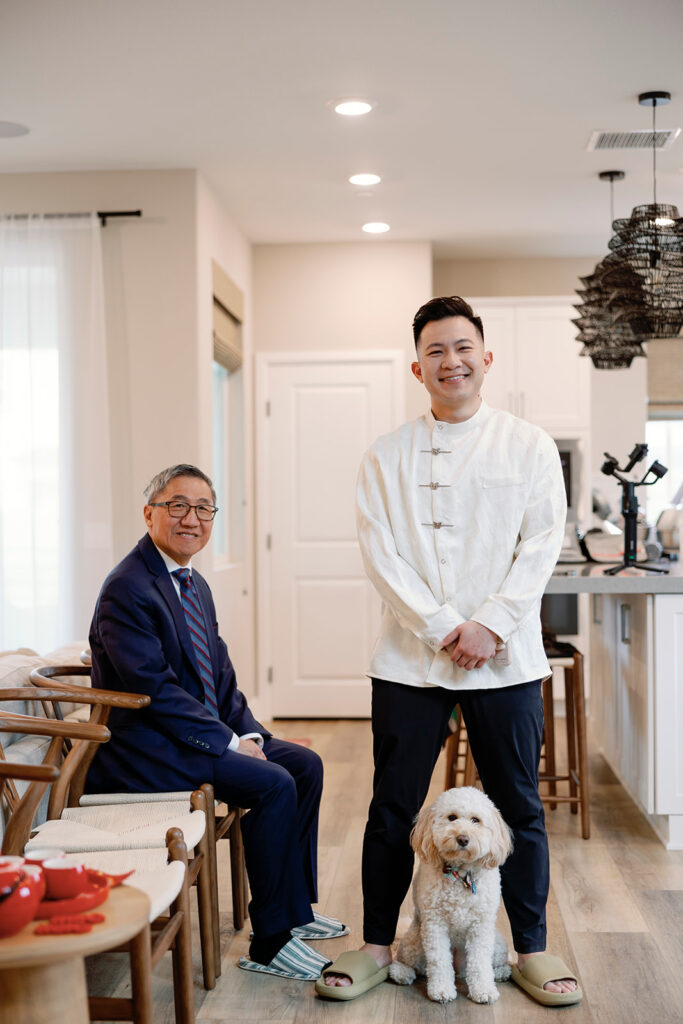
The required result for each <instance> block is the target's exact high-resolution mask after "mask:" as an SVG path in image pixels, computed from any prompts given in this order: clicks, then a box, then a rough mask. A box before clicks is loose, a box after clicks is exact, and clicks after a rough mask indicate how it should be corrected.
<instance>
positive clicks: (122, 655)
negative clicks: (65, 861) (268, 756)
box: [85, 536, 270, 792]
mask: <svg viewBox="0 0 683 1024" xmlns="http://www.w3.org/2000/svg"><path fill="white" fill-rule="evenodd" d="M192 578H193V580H194V584H195V587H196V590H197V593H198V595H199V601H200V603H201V606H202V610H203V612H204V621H205V623H206V628H207V633H208V636H209V649H210V653H211V662H212V664H213V668H214V681H215V685H216V696H217V699H218V708H219V712H220V717H219V718H216V717H215V716H214V715H213V714H211V712H210V711H209V710H208V708H206V707H205V706H204V687H203V684H202V681H201V676H200V674H199V667H198V665H197V660H196V657H195V653H194V647H193V645H192V640H191V638H190V633H189V630H188V628H187V624H186V621H185V614H184V612H183V609H182V605H181V604H180V599H179V597H178V594H177V592H176V590H175V587H174V584H173V581H172V579H171V576H170V574H169V572H168V569H167V568H166V566H165V564H164V562H163V559H162V558H161V556H160V555H159V552H158V551H157V549H156V547H155V546H154V543H153V542H152V540H151V538H150V537H149V536H145V537H143V538H142V540H141V541H139V543H138V544H137V546H136V547H135V548H134V549H133V550H132V551H131V552H130V554H128V555H126V557H125V558H124V559H123V561H122V562H120V563H119V564H118V565H117V566H116V568H115V569H113V570H112V572H111V573H110V574H109V576H108V577H107V579H106V580H105V581H104V584H103V586H102V590H101V591H100V596H99V598H98V600H97V605H96V607H95V614H94V616H93V620H92V624H91V626H90V649H91V652H92V685H93V686H95V687H98V688H102V689H105V690H122V691H128V692H129V693H144V694H147V695H148V696H149V697H150V698H151V703H150V705H149V707H148V708H145V709H143V710H141V711H126V710H123V709H118V708H113V709H112V712H111V717H110V720H109V727H110V729H111V734H112V735H111V739H110V741H109V742H108V743H105V744H102V746H101V747H100V748H99V749H98V752H97V755H96V757H95V760H94V761H93V764H92V766H91V768H90V771H89V772H88V778H87V782H86V787H85V788H86V791H88V792H117V791H132V792H150V791H153V790H174V789H187V788H192V787H194V786H196V785H200V784H201V783H202V782H210V781H211V780H212V778H213V770H212V767H213V766H212V765H211V764H210V763H208V764H207V758H209V759H211V760H213V759H214V758H216V757H220V755H221V754H223V753H225V751H226V748H227V746H228V744H229V743H230V740H231V738H232V736H233V734H234V733H237V734H238V735H243V734H244V733H248V732H255V733H260V734H261V735H263V736H264V737H267V736H269V735H270V733H269V732H268V730H267V729H264V728H263V726H262V725H260V724H259V723H258V722H257V721H256V720H255V718H254V717H253V715H252V713H251V711H250V710H249V707H248V705H247V701H246V698H245V697H244V694H242V693H241V692H240V691H239V690H238V688H237V681H236V678H235V671H234V669H233V667H232V662H231V661H230V657H229V655H228V649H227V647H226V646H225V644H224V642H223V641H222V640H221V638H220V636H219V634H218V623H217V621H216V609H215V607H214V603H213V598H212V597H211V591H210V589H209V586H208V584H207V582H206V580H204V579H203V577H202V576H200V574H199V573H198V572H196V571H195V570H193V571H192Z"/></svg>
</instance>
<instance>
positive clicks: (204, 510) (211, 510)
mask: <svg viewBox="0 0 683 1024" xmlns="http://www.w3.org/2000/svg"><path fill="white" fill-rule="evenodd" d="M150 505H152V507H153V508H167V509H168V514H169V516H171V517H172V518H173V519H184V518H185V516H186V515H188V513H189V511H190V509H191V508H193V509H194V510H195V512H196V513H197V519H201V520H202V522H203V523H210V522H211V520H212V519H213V517H214V516H215V515H216V512H218V509H217V508H215V506H214V505H190V503H189V501H151V502H150Z"/></svg>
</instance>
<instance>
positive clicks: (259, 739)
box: [235, 732, 263, 750]
mask: <svg viewBox="0 0 683 1024" xmlns="http://www.w3.org/2000/svg"><path fill="white" fill-rule="evenodd" d="M240 740H253V741H254V743H255V744H256V746H257V747H258V748H259V750H263V736H262V735H261V733H260V732H245V734H244V736H240ZM238 743H239V740H238ZM235 746H237V743H236V744H235Z"/></svg>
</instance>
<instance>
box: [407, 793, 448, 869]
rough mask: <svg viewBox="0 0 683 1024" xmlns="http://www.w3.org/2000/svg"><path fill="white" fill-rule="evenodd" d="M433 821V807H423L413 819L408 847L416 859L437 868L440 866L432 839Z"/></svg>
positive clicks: (439, 859) (437, 852)
mask: <svg viewBox="0 0 683 1024" xmlns="http://www.w3.org/2000/svg"><path fill="white" fill-rule="evenodd" d="M433 819H434V808H433V806H432V807H423V808H422V810H421V811H420V813H419V814H418V816H417V818H416V819H415V825H414V827H413V831H412V832H411V833H410V845H411V846H412V848H413V850H415V853H416V854H417V855H418V857H421V858H422V860H424V861H425V862H426V863H427V864H432V865H433V866H434V867H436V868H438V867H440V866H441V857H440V856H439V851H438V850H437V848H436V844H435V843H434V839H433V838H432V821H433Z"/></svg>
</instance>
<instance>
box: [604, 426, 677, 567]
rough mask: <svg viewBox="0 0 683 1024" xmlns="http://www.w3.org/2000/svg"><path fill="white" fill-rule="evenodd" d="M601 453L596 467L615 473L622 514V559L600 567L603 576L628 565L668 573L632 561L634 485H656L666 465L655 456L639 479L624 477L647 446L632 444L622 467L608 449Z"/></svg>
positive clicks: (640, 460)
mask: <svg viewBox="0 0 683 1024" xmlns="http://www.w3.org/2000/svg"><path fill="white" fill-rule="evenodd" d="M604 454H605V461H604V462H603V464H602V466H601V467H600V472H601V473H604V474H605V476H615V477H616V478H617V480H618V481H619V483H620V484H621V488H622V495H621V512H622V515H623V517H624V560H623V562H621V563H620V564H619V565H611V566H610V567H609V569H604V570H603V571H604V573H605V575H607V576H615V575H616V574H617V573H618V572H620V571H621V570H622V569H628V568H630V566H632V565H636V566H643V567H644V568H646V569H648V570H649V571H650V572H662V573H666V572H668V571H669V570H668V569H659V568H656V567H655V566H652V565H649V564H648V563H647V562H638V561H636V547H637V520H638V498H637V497H636V487H649V486H651V485H652V484H656V483H657V481H658V480H661V478H662V477H663V476H664V474H665V473H668V469H667V468H666V466H663V465H662V464H661V462H657V460H656V459H655V461H654V462H653V463H652V465H651V466H650V468H649V469H648V471H647V473H645V475H644V476H643V478H642V480H628V479H627V478H626V477H625V476H624V473H630V472H631V470H632V469H633V467H634V466H635V465H636V464H637V463H638V462H642V460H643V459H644V458H645V456H646V455H647V445H646V444H637V445H635V446H634V448H633V451H632V452H631V454H630V455H629V457H628V463H627V464H626V465H625V466H623V467H622V466H620V465H619V463H618V461H617V460H616V459H615V458H614V456H613V455H610V454H609V452H605V453H604ZM650 474H652V477H653V479H652V480H648V477H649V476H650Z"/></svg>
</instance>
